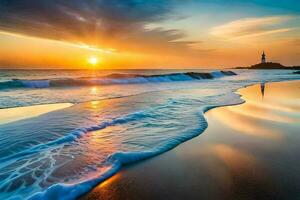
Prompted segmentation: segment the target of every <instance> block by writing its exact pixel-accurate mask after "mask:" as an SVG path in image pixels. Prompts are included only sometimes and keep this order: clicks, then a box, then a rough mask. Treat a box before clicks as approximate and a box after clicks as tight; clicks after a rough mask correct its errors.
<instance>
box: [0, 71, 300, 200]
mask: <svg viewBox="0 0 300 200" xmlns="http://www.w3.org/2000/svg"><path fill="white" fill-rule="evenodd" d="M231 71H233V72H234V73H231V72H228V71H227V72H222V71H220V70H98V71H88V70H1V71H0V108H1V109H2V110H3V109H10V108H17V107H24V106H34V105H47V104H55V103H72V104H73V105H72V106H71V107H68V108H64V109H60V110H56V111H53V112H49V113H46V114H42V115H39V116H36V117H31V118H27V119H22V120H16V121H13V122H9V123H2V124H0V199H55V198H61V199H76V198H77V197H79V196H80V195H82V194H84V193H86V192H88V191H89V190H90V189H92V188H93V187H94V186H96V185H97V184H99V183H101V182H102V181H104V180H105V179H107V178H109V177H110V176H112V175H113V174H115V173H116V172H118V171H119V170H120V169H121V167H122V166H124V165H126V164H130V163H134V162H137V161H140V160H143V159H147V158H150V157H153V156H156V155H159V154H161V153H163V152H165V151H168V150H170V149H172V148H174V147H175V146H177V145H180V144H181V143H183V142H185V141H187V140H189V139H192V138H193V137H196V136H198V135H200V134H201V133H202V132H203V131H204V130H205V129H206V128H207V126H209V125H208V124H207V122H206V120H205V116H204V112H206V111H207V110H209V109H211V108H214V107H218V106H225V105H233V104H239V103H243V99H242V98H241V97H240V96H239V95H238V94H236V93H235V91H236V90H237V89H239V88H242V87H245V86H248V85H252V84H255V83H265V82H266V83H267V82H274V81H287V80H299V79H300V75H299V74H293V71H291V70H231ZM234 74H236V75H234Z"/></svg>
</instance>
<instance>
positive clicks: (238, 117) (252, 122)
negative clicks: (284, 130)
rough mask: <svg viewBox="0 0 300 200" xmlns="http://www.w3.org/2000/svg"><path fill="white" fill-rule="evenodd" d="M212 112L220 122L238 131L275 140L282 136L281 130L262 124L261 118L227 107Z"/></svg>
mask: <svg viewBox="0 0 300 200" xmlns="http://www.w3.org/2000/svg"><path fill="white" fill-rule="evenodd" d="M240 112H242V111H240ZM211 114H212V115H213V117H214V118H216V119H217V120H218V121H219V122H221V123H223V124H225V125H226V126H228V127H229V128H232V129H233V130H236V133H241V134H246V135H251V136H256V137H261V138H268V139H275V140H278V139H281V138H282V135H281V134H280V132H279V131H277V130H275V129H271V128H269V127H265V126H264V125H263V124H261V120H259V119H256V118H251V117H249V116H247V115H244V114H239V113H238V112H232V111H230V109H228V108H226V107H224V108H220V109H218V112H211Z"/></svg>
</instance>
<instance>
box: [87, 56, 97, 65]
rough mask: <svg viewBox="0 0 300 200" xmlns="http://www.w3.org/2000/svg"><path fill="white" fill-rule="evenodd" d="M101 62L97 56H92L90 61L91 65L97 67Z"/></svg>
mask: <svg viewBox="0 0 300 200" xmlns="http://www.w3.org/2000/svg"><path fill="white" fill-rule="evenodd" d="M98 62H99V60H98V58H97V57H95V56H92V57H90V58H89V59H88V63H89V64H91V65H97V64H98Z"/></svg>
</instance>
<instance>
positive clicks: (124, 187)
mask: <svg viewBox="0 0 300 200" xmlns="http://www.w3.org/2000/svg"><path fill="white" fill-rule="evenodd" d="M237 93H238V94H240V95H241V98H242V99H244V100H245V103H243V104H240V105H234V106H226V107H219V108H215V109H212V110H210V111H208V112H207V113H206V114H205V117H206V119H207V121H208V128H207V129H206V130H205V131H204V132H203V133H202V134H200V135H199V136H197V137H195V138H193V139H191V140H189V141H187V142H185V143H183V144H181V145H179V146H177V147H176V148H174V149H172V150H170V151H168V152H166V153H163V154H161V155H159V156H156V157H153V158H151V159H147V160H144V161H141V162H138V163H135V164H132V165H128V166H125V167H124V168H122V169H121V171H119V172H118V173H117V174H115V175H114V176H112V177H111V178H109V179H107V180H106V181H104V182H102V183H101V184H99V185H98V186H97V187H95V188H94V189H93V190H92V191H91V192H89V193H88V194H86V195H84V196H83V197H81V199H82V200H92V199H299V198H300V194H299V191H300V185H299V182H300V169H299V154H300V153H299V152H300V146H299V142H300V135H299V130H300V101H299V100H300V81H288V82H274V83H262V84H256V85H253V86H249V87H246V88H242V89H239V90H238V91H237Z"/></svg>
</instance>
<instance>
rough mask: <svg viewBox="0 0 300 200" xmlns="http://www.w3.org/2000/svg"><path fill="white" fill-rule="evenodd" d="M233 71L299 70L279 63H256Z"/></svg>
mask: <svg viewBox="0 0 300 200" xmlns="http://www.w3.org/2000/svg"><path fill="white" fill-rule="evenodd" d="M234 69H270V70H271V69H282V70H300V66H284V65H282V64H280V63H273V62H267V63H258V64H255V65H251V66H250V67H236V68H234Z"/></svg>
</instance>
